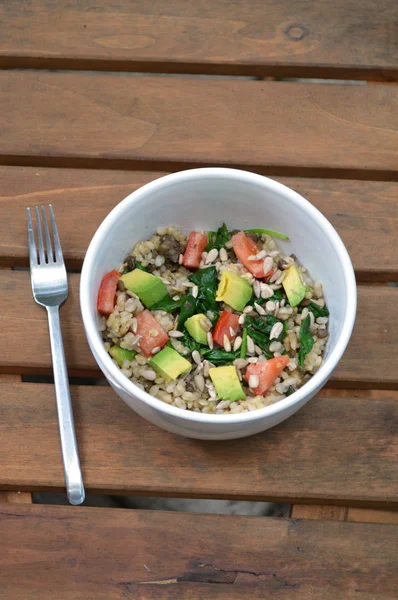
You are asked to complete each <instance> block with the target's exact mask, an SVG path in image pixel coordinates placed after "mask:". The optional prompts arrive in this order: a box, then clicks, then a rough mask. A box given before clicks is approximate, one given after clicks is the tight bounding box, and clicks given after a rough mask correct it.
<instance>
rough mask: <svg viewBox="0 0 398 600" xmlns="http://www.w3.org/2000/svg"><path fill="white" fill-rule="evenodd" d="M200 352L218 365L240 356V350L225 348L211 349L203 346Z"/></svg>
mask: <svg viewBox="0 0 398 600" xmlns="http://www.w3.org/2000/svg"><path fill="white" fill-rule="evenodd" d="M199 352H200V353H201V355H202V356H203V357H204V358H206V359H207V360H209V361H210V362H211V363H213V365H216V366H219V365H224V364H227V363H230V362H233V361H234V360H235V358H238V356H239V350H236V351H235V352H226V351H225V350H210V349H205V348H203V347H202V348H201V349H200V350H199Z"/></svg>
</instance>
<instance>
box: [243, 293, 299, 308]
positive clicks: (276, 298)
mask: <svg viewBox="0 0 398 600" xmlns="http://www.w3.org/2000/svg"><path fill="white" fill-rule="evenodd" d="M283 298H285V300H286V296H285V295H284V293H283V291H282V290H275V293H274V295H273V296H271V298H261V297H260V298H257V297H256V295H255V294H253V296H252V297H251V298H250V302H248V304H250V305H251V306H253V304H254V303H256V304H265V303H266V302H268V301H269V300H272V302H280V301H281V300H283ZM285 306H290V304H288V303H286V304H285Z"/></svg>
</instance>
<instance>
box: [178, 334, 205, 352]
mask: <svg viewBox="0 0 398 600" xmlns="http://www.w3.org/2000/svg"><path fill="white" fill-rule="evenodd" d="M178 341H179V342H182V343H183V344H184V346H185V348H188V353H187V354H184V356H189V355H190V354H191V353H192V352H193V351H194V350H198V351H200V349H201V348H203V346H201V345H200V344H199V343H198V342H197V341H196V340H194V339H193V337H191V336H190V335H189V333H188V331H186V330H185V331H184V337H180V338H178Z"/></svg>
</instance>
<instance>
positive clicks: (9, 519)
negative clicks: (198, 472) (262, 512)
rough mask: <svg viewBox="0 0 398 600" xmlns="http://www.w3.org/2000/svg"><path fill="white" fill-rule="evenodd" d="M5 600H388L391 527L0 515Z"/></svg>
mask: <svg viewBox="0 0 398 600" xmlns="http://www.w3.org/2000/svg"><path fill="white" fill-rule="evenodd" d="M0 524H1V529H2V532H4V540H3V542H2V544H3V548H4V558H3V561H2V569H1V574H0V584H1V589H2V590H3V592H4V591H5V592H6V596H4V597H6V598H7V600H20V599H21V598H29V600H50V599H51V600H52V598H54V592H55V590H56V597H57V598H59V599H60V600H66V599H67V600H83V599H84V600H94V599H95V600H124V599H125V598H134V599H137V600H149V599H150V598H157V599H159V600H175V599H176V598H179V599H181V600H210V599H212V600H238V599H239V600H240V599H242V598H253V599H254V600H260V599H261V600H263V599H264V598H267V599H273V598H277V599H278V600H280V599H282V600H299V599H300V600H304V599H308V600H315V599H318V598H322V600H352V599H363V600H371V599H372V600H374V599H375V598H377V599H378V600H394V599H395V598H396V597H397V594H398V574H397V573H398V558H397V557H398V537H397V532H396V528H395V527H392V526H390V525H377V526H375V525H372V524H364V523H340V522H328V523H326V522H320V521H305V520H302V521H300V520H298V521H295V520H289V519H277V518H271V517H269V518H266V519H264V518H261V517H240V516H226V515H189V514H183V513H171V512H170V513H165V512H159V511H138V510H134V511H128V510H120V509H113V510H109V509H96V508H79V509H78V510H76V509H73V508H71V507H61V506H57V507H44V506H31V507H22V506H20V507H11V506H10V507H3V508H2V510H1V513H0Z"/></svg>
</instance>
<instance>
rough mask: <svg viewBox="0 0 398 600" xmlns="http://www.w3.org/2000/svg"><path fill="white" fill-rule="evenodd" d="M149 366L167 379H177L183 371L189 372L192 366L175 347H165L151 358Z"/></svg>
mask: <svg viewBox="0 0 398 600" xmlns="http://www.w3.org/2000/svg"><path fill="white" fill-rule="evenodd" d="M148 362H149V366H151V367H152V368H153V369H155V371H156V372H157V373H158V374H159V375H160V377H163V379H164V380H165V381H171V380H174V379H177V377H179V376H180V375H182V373H187V371H189V369H190V368H191V367H192V365H191V363H190V362H189V361H188V360H187V359H186V358H184V357H183V356H181V354H179V353H178V352H177V351H176V350H174V348H168V347H166V348H163V350H161V351H160V352H158V354H156V355H155V356H154V357H153V358H151V360H150V361H148Z"/></svg>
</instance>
